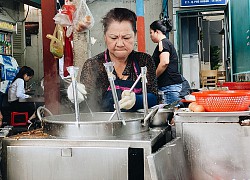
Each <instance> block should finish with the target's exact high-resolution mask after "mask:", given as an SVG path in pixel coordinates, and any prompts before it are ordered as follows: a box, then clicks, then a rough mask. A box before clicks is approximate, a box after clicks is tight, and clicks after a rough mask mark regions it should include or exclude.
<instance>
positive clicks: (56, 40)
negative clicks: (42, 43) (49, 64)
mask: <svg viewBox="0 0 250 180" xmlns="http://www.w3.org/2000/svg"><path fill="white" fill-rule="evenodd" d="M46 37H47V38H48V39H50V40H51V41H50V52H51V53H52V54H53V55H54V57H55V58H61V57H63V50H64V49H63V46H64V40H63V39H64V30H63V28H62V26H60V25H58V24H57V25H56V27H55V30H54V33H53V35H50V34H47V36H46Z"/></svg>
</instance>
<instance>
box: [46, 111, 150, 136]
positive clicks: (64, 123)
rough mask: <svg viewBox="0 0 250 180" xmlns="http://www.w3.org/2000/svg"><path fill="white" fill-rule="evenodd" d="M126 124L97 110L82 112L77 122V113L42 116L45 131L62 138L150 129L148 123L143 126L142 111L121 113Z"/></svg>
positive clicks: (118, 133)
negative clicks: (110, 119)
mask: <svg viewBox="0 0 250 180" xmlns="http://www.w3.org/2000/svg"><path fill="white" fill-rule="evenodd" d="M121 114H122V117H123V118H124V120H125V122H126V125H123V123H122V121H121V120H118V119H117V118H116V117H114V118H113V119H112V121H107V120H108V119H109V118H110V116H111V115H112V113H110V112H96V113H93V116H92V114H91V113H80V118H79V119H80V121H79V123H76V120H75V114H62V115H51V116H47V117H44V118H42V123H43V129H44V132H45V133H48V134H49V135H52V136H56V137H60V138H84V137H99V138H100V139H101V138H104V137H107V136H108V137H110V136H124V135H131V134H136V133H140V132H143V131H147V130H148V125H146V126H143V125H142V121H143V119H144V116H143V114H142V113H128V112H126V113H121Z"/></svg>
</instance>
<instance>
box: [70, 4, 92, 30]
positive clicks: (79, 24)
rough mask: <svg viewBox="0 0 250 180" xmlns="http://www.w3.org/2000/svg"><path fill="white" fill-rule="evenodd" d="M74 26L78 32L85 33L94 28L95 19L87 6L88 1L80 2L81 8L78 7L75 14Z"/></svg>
mask: <svg viewBox="0 0 250 180" xmlns="http://www.w3.org/2000/svg"><path fill="white" fill-rule="evenodd" d="M73 25H74V29H75V30H76V31H77V32H84V31H86V30H88V29H90V28H92V27H93V26H94V18H93V16H92V13H91V12H90V10H89V8H88V5H87V4H86V0H80V1H79V6H77V9H76V11H75V13H74V17H73Z"/></svg>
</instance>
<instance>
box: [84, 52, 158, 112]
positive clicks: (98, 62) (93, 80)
mask: <svg viewBox="0 0 250 180" xmlns="http://www.w3.org/2000/svg"><path fill="white" fill-rule="evenodd" d="M107 55H108V52H107ZM133 59H134V60H137V61H138V65H139V67H144V66H146V67H147V92H148V93H149V92H150V93H153V94H155V95H156V96H157V94H158V90H157V81H156V74H155V72H156V69H155V64H154V61H153V59H152V57H151V56H150V55H148V54H146V53H142V52H136V51H132V52H131V53H130V55H129V56H128V62H127V65H126V67H125V69H124V71H123V73H122V74H123V75H127V76H128V78H127V80H132V81H135V80H136V79H137V75H136V73H135V70H134V67H133V61H132V60H133ZM108 61H110V58H109V56H108ZM103 63H105V57H104V52H103V53H100V54H98V55H96V56H94V57H92V58H90V59H88V60H87V61H86V62H85V63H84V65H83V68H82V72H81V77H80V81H81V83H83V84H84V85H85V87H86V91H87V93H88V94H87V102H88V103H89V104H90V106H91V110H93V111H101V109H100V107H101V106H100V105H101V103H102V99H103V96H104V94H105V92H106V91H107V89H108V87H109V86H110V83H109V80H108V76H107V72H106V70H105V67H104V65H103ZM113 73H114V74H115V75H116V72H115V70H114V72H113ZM116 78H118V76H117V75H116Z"/></svg>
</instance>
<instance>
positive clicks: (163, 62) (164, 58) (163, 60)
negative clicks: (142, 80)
mask: <svg viewBox="0 0 250 180" xmlns="http://www.w3.org/2000/svg"><path fill="white" fill-rule="evenodd" d="M159 51H160V52H161V54H160V57H159V58H160V63H159V65H158V66H157V69H156V77H157V78H158V77H159V76H160V75H161V74H162V73H163V72H164V71H165V70H166V69H167V67H168V64H169V57H170V53H169V52H162V51H163V45H162V41H160V42H159Z"/></svg>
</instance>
